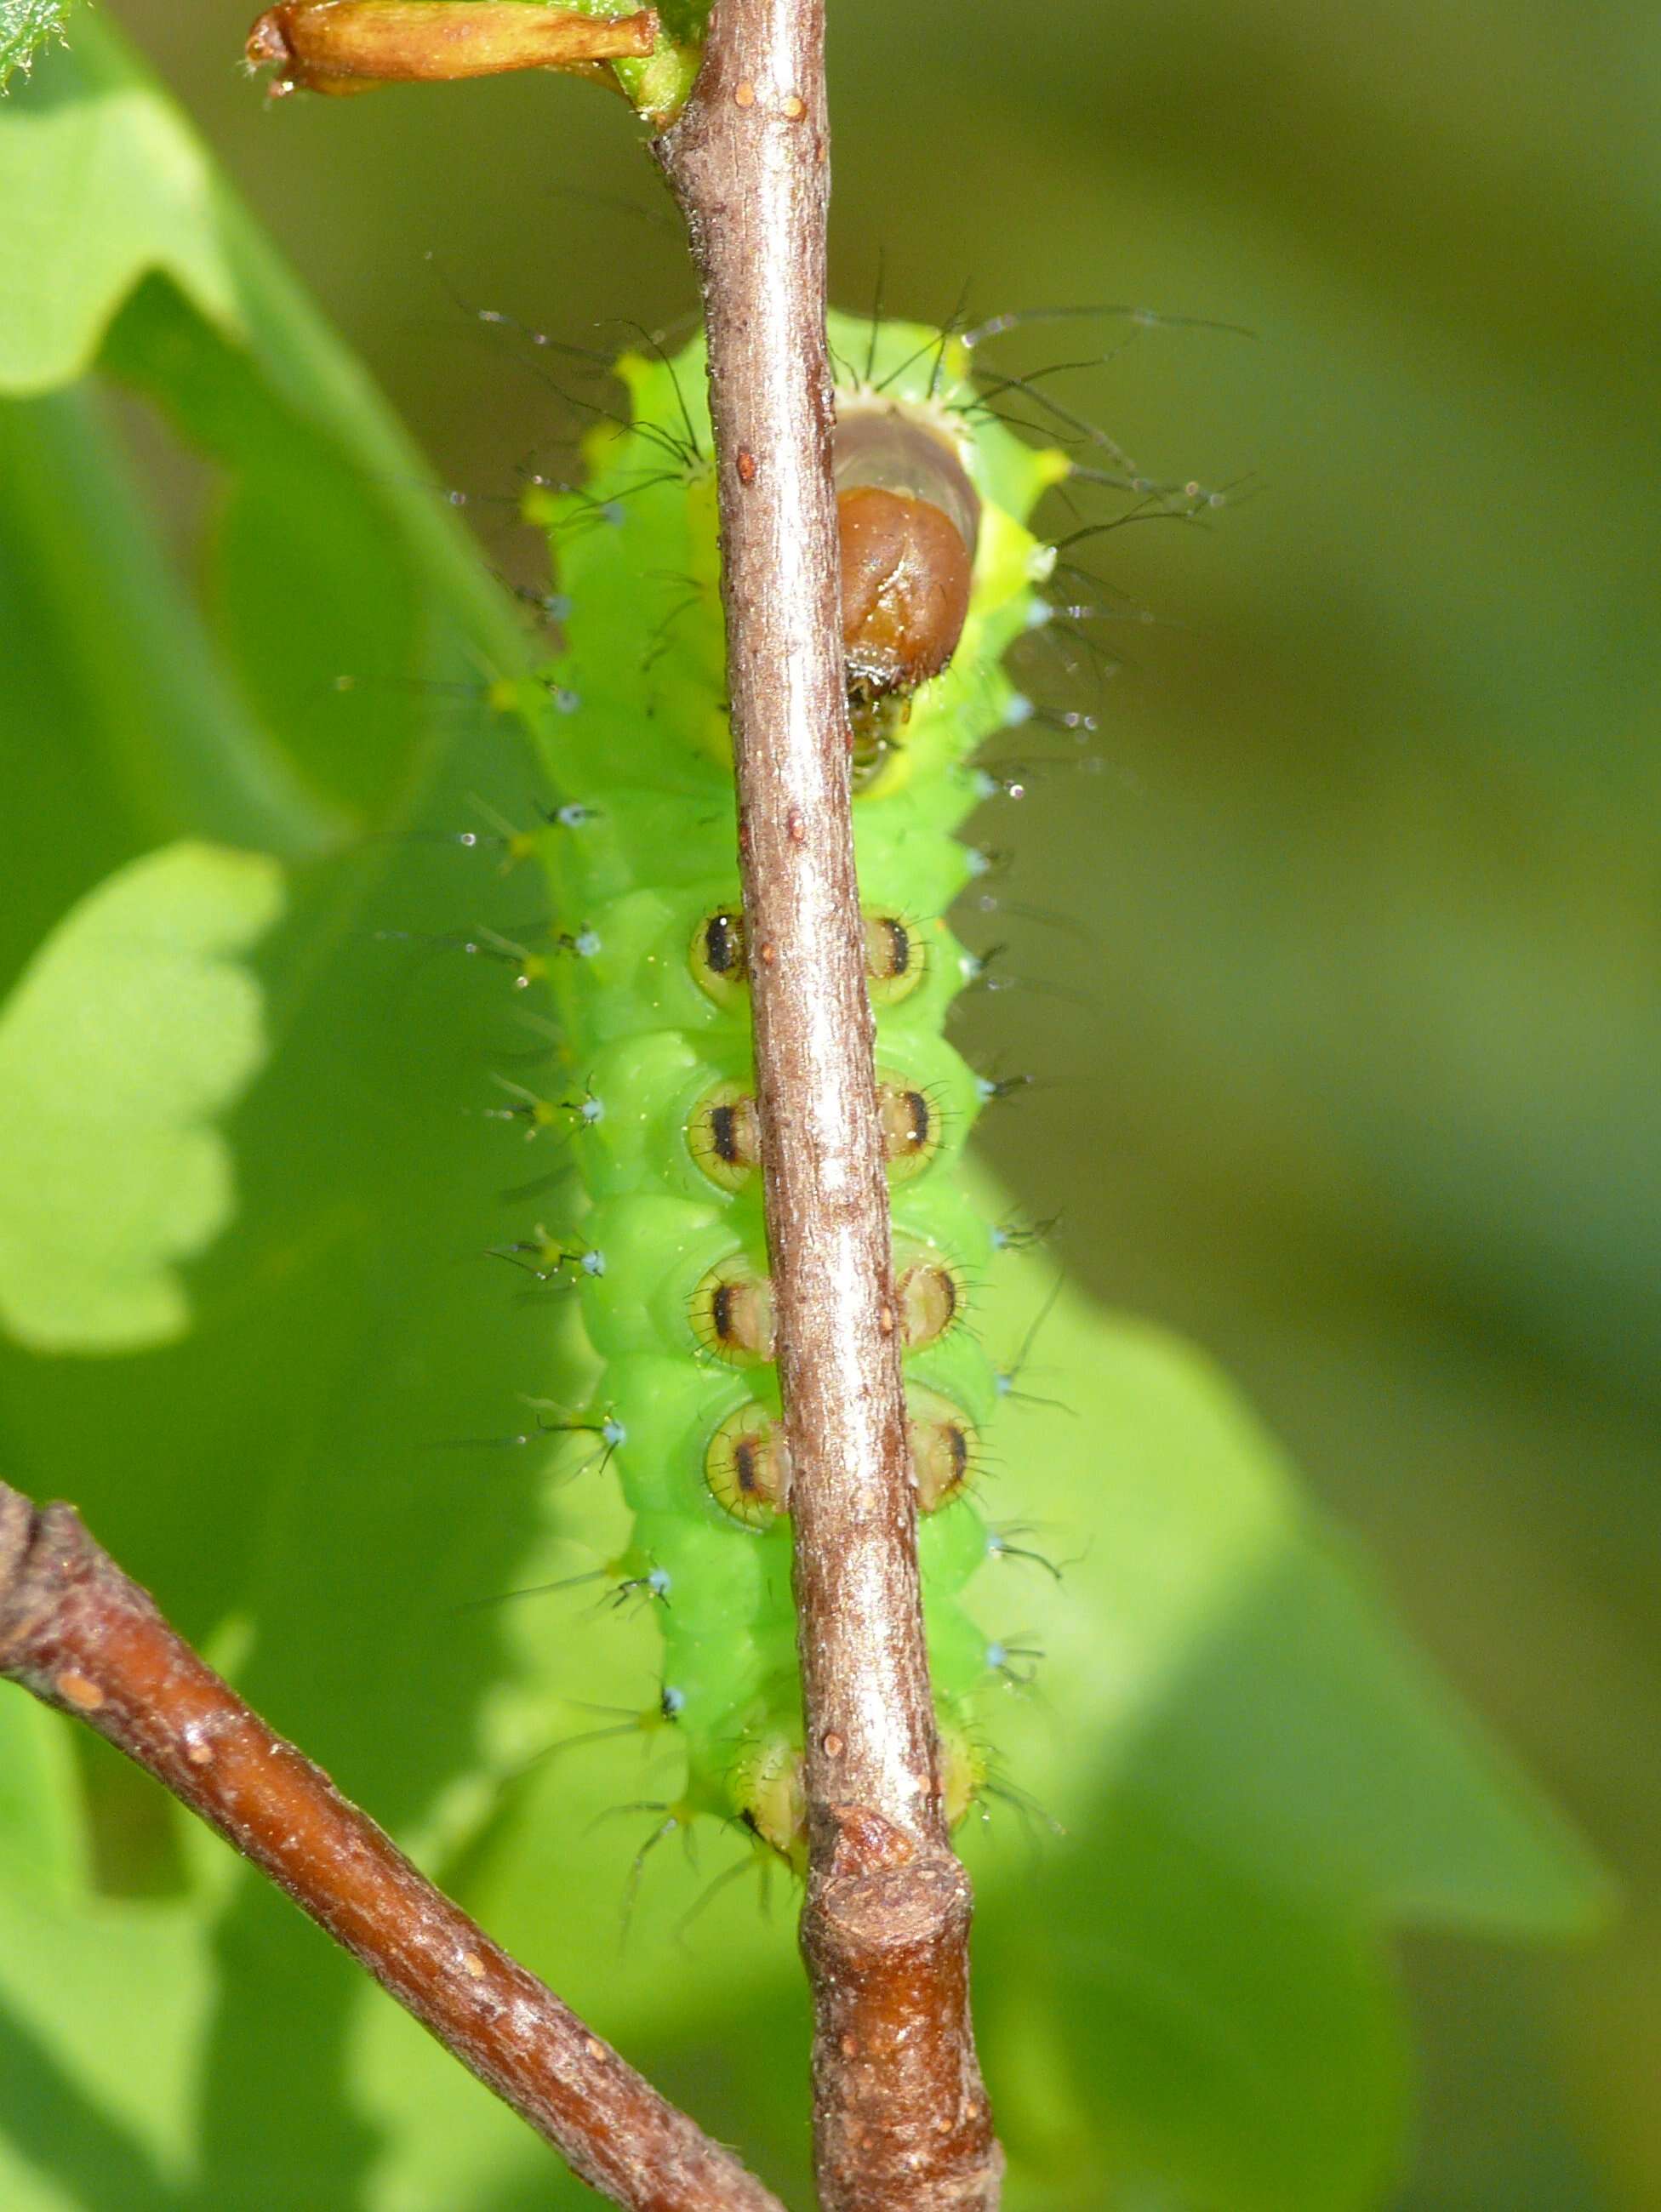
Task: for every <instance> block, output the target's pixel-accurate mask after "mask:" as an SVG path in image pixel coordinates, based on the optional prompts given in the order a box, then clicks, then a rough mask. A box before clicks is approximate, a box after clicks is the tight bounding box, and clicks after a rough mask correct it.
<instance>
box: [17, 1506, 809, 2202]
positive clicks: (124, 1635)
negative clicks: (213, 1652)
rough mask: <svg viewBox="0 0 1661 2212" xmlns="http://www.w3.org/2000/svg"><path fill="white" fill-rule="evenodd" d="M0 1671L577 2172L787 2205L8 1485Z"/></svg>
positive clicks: (631, 2197)
mask: <svg viewBox="0 0 1661 2212" xmlns="http://www.w3.org/2000/svg"><path fill="white" fill-rule="evenodd" d="M0 1675H5V1676H9V1678H10V1679H11V1680H13V1681H15V1682H21V1684H22V1686H24V1688H25V1689H27V1690H32V1691H33V1693H34V1695H35V1696H36V1697H38V1698H40V1699H43V1700H44V1701H45V1702H46V1704H48V1705H56V1706H58V1708H59V1709H60V1710H61V1711H64V1712H68V1713H73V1714H74V1715H75V1716H76V1718H77V1719H79V1720H83V1721H85V1722H86V1723H87V1724H88V1727H90V1728H94V1729H97V1730H98V1732H99V1734H100V1735H105V1736H107V1737H108V1738H109V1740H110V1741H111V1742H112V1743H113V1744H114V1745H115V1746H116V1747H118V1749H119V1750H121V1751H124V1752H125V1753H126V1754H127V1756H128V1757H129V1758H130V1759H136V1760H137V1763H138V1765H141V1766H143V1767H145V1768H147V1769H148V1771H149V1772H150V1773H151V1774H153V1775H155V1778H156V1779H157V1780H158V1781H159V1782H161V1783H162V1784H165V1785H166V1787H167V1789H169V1790H172V1791H173V1795H174V1796H176V1797H178V1798H179V1799H180V1800H181V1801H182V1802H183V1803H185V1804H186V1805H188V1806H189V1807H190V1808H191V1810H192V1812H193V1813H195V1814H198V1815H199V1816H200V1818H201V1819H203V1820H205V1821H206V1822H207V1823H208V1825H209V1826H210V1827H213V1828H216V1829H217V1830H218V1832H219V1833H220V1834H221V1835H222V1836H223V1837H224V1838H225V1839H226V1841H227V1842H228V1843H229V1844H234V1846H235V1848H236V1849H237V1850H239V1851H240V1852H241V1853H242V1855H243V1856H244V1857H246V1858H248V1859H252V1862H253V1863H254V1864H255V1865H256V1866H257V1867H259V1869H260V1870H261V1871H262V1873H265V1874H267V1875H270V1876H271V1880H272V1881H275V1882H276V1883H277V1886H278V1887H279V1888H282V1889H283V1890H286V1891H287V1893H288V1894H289V1896H290V1897H291V1898H292V1899H294V1901H295V1904H296V1905H299V1907H300V1908H301V1911H302V1912H305V1913H307V1914H309V1915H310V1917H312V1919H313V1920H315V1921H316V1922H317V1923H318V1925H319V1927H320V1928H322V1929H324V1930H325V1932H326V1934H328V1935H330V1936H333V1938H334V1940H335V1941H336V1942H337V1943H339V1944H342V1945H344V1948H346V1949H347V1950H349V1951H350V1952H351V1953H352V1954H353V1955H354V1957H356V1959H357V1960H359V1962H360V1963H361V1964H362V1965H363V1966H366V1967H368V1971H369V1972H370V1973H372V1974H373V1975H374V1978H375V1979H376V1980H377V1981H378V1982H379V1983H380V1985H381V1987H382V1988H383V1989H385V1990H387V1991H389V1992H390V1994H391V1995H392V1996H395V1997H396V1998H397V1999H398V2001H399V2003H400V2004H401V2005H402V2006H403V2007H404V2008H405V2010H406V2011H408V2012H410V2013H412V2014H413V2015H415V2017H416V2019H417V2020H418V2021H420V2022H421V2024H422V2026H423V2027H424V2028H426V2029H428V2030H429V2033H431V2034H433V2035H435V2036H436V2037H437V2039H438V2040H439V2041H440V2042H441V2044H443V2045H444V2046H445V2048H446V2049H447V2051H451V2052H452V2053H453V2055H454V2056H455V2057H457V2058H459V2060H460V2061H461V2063H462V2064H463V2065H464V2066H466V2067H468V2068H469V2069H471V2070H472V2072H473V2073H474V2074H476V2075H478V2078H479V2080H480V2081H483V2082H484V2084H485V2086H486V2087H489V2088H491V2089H494V2090H495V2091H496V2094H497V2095H498V2096H499V2097H501V2098H502V2099H503V2100H505V2101H506V2102H507V2103H508V2104H509V2105H511V2106H513V2108H514V2111H515V2112H517V2113H518V2114H519V2115H520V2118H522V2119H524V2120H526V2121H528V2122H529V2123H530V2124H531V2126H532V2127H533V2128H534V2129H535V2130H537V2132H538V2134H539V2135H541V2136H545V2137H546V2138H547V2140H548V2141H549V2142H551V2143H552V2144H553V2145H554V2146H555V2147H556V2148H557V2149H558V2150H560V2151H561V2152H563V2154H564V2156H565V2158H566V2159H567V2160H568V2161H569V2164H570V2165H571V2166H572V2167H573V2169H574V2170H575V2172H577V2173H579V2174H580V2175H581V2177H582V2179H583V2180H585V2181H587V2182H588V2183H590V2184H591V2185H593V2187H594V2188H595V2189H598V2190H599V2191H601V2192H602V2193H603V2194H604V2195H605V2196H607V2197H611V2199H612V2201H613V2202H614V2203H618V2204H621V2205H624V2206H628V2207H630V2208H632V2212H782V2206H781V2205H780V2204H779V2203H778V2200H777V2199H776V2197H773V2196H772V2195H771V2193H770V2191H767V2190H766V2189H764V2188H763V2186H762V2185H761V2184H760V2182H758V2181H757V2180H756V2179H754V2178H753V2176H751V2174H749V2173H747V2172H745V2169H744V2168H743V2167H742V2166H740V2165H739V2162H738V2160H736V2159H735V2158H734V2157H733V2155H732V2154H731V2153H730V2152H728V2151H726V2150H723V2149H722V2148H721V2147H720V2145H719V2144H716V2143H713V2142H710V2140H709V2137H708V2136H705V2135H703V2133H702V2132H701V2131H700V2130H699V2129H698V2128H697V2126H696V2125H695V2124H693V2122H692V2121H691V2120H690V2119H688V2118H687V2117H686V2115H685V2114H684V2112H677V2111H676V2109H675V2107H674V2106H672V2105H671V2104H668V2103H667V2102H666V2100H664V2099H663V2098H662V2097H660V2095H659V2094H658V2093H657V2091H656V2090H655V2089H654V2088H653V2087H652V2086H651V2084H650V2082H648V2081H645V2080H643V2079H642V2076H641V2075H638V2074H636V2072H635V2070H634V2069H633V2068H632V2067H630V2066H628V2065H626V2064H625V2063H624V2061H623V2060H622V2059H621V2058H620V2057H618V2054H617V2052H616V2051H613V2050H612V2049H611V2046H610V2045H609V2044H605V2043H603V2042H601V2040H600V2039H599V2037H598V2036H597V2035H594V2034H592V2033H590V2032H589V2031H588V2029H587V2027H584V2025H583V2023H582V2022H581V2021H580V2020H579V2019H578V2018H577V2017H576V2015H575V2013H573V2012H571V2011H570V2010H569V2009H568V2008H567V2007H566V2006H564V2005H563V2004H562V2003H561V2002H560V2001H559V1999H558V1998H557V1996H554V1995H553V1993H552V1992H551V1990H547V1989H545V1988H544V1986H543V1984H541V1983H540V1982H538V1980H537V1979H536V1978H535V1977H534V1976H533V1975H531V1974H528V1973H527V1972H526V1971H525V1969H524V1967H522V1966H518V1965H516V1964H515V1963H514V1960H512V1959H510V1958H509V1957H508V1954H507V1953H506V1952H505V1951H502V1950H499V1949H498V1948H497V1947H496V1945H495V1944H494V1943H493V1942H491V1941H490V1937H489V1936H486V1935H485V1934H484V1932H483V1930H482V1929H479V1928H478V1926H476V1925H475V1923H473V1922H472V1921H471V1920H470V1919H469V1918H468V1917H467V1916H466V1915H465V1913H464V1912H462V1911H459V1909H458V1908H457V1907H456V1906H455V1905H452V1904H451V1903H450V1901H449V1899H447V1898H446V1897H444V1896H442V1895H441V1893H439V1892H438V1891H437V1890H436V1889H435V1888H434V1887H433V1886H432V1884H431V1883H430V1882H429V1881H427V1879H426V1877H425V1876H424V1875H420V1874H418V1873H417V1871H416V1869H415V1868H414V1867H412V1866H411V1863H410V1862H409V1861H408V1860H407V1859H406V1858H405V1857H404V1856H403V1854H402V1852H400V1851H399V1850H397V1849H396V1848H395V1847H394V1846H393V1844H392V1843H391V1842H390V1841H389V1840H388V1839H387V1838H386V1836H384V1835H383V1834H382V1833H381V1832H380V1829H379V1828H377V1827H376V1826H375V1825H374V1822H373V1821H372V1820H369V1819H368V1818H367V1816H366V1815H365V1814H362V1813H360V1812H359V1811H358V1809H357V1808H356V1806H355V1805H351V1804H349V1803H348V1802H347V1801H346V1800H345V1799H344V1797H343V1796H341V1795H340V1793H339V1791H338V1790H336V1788H335V1787H334V1785H333V1784H332V1782H331V1781H330V1780H329V1778H328V1777H327V1776H326V1774H324V1773H323V1772H322V1771H321V1770H320V1769H319V1768H318V1767H315V1766H313V1765H312V1763H311V1761H310V1760H309V1759H306V1758H303V1757H302V1756H301V1753H299V1752H297V1751H296V1750H295V1747H294V1746H293V1745H292V1744H289V1743H285V1742H283V1740H282V1738H281V1737H280V1736H277V1735H273V1734H272V1732H271V1729H268V1728H267V1727H266V1725H265V1723H264V1721H262V1720H261V1719H260V1718H259V1715H258V1714H257V1713H253V1712H251V1711H249V1709H248V1707H247V1706H246V1705H244V1704H243V1702H242V1700H241V1699H240V1698H239V1697H237V1696H236V1695H235V1693H234V1692H233V1691H232V1690H231V1689H229V1688H228V1686H227V1685H226V1684H225V1683H223V1682H222V1681H221V1680H220V1679H219V1677H218V1675H216V1674H214V1673H213V1672H212V1670H211V1669H210V1668H208V1667H206V1666H204V1664H203V1662H202V1661H201V1660H200V1659H198V1657H197V1656H196V1654H195V1652H194V1651H192V1650H191V1648H190V1646H189V1645H188V1644H186V1642H185V1641H184V1640H183V1638H181V1637H179V1635H177V1634H176V1633H175V1632H174V1631H173V1629H171V1628H170V1627H169V1626H167V1622H166V1621H165V1620H163V1619H162V1617H161V1613H159V1612H158V1611H157V1609H156V1607H155V1603H154V1602H153V1601H152V1600H151V1599H150V1598H149V1595H147V1594H146V1593H145V1592H144V1591H143V1590H142V1589H139V1587H138V1585H137V1583H133V1582H131V1581H129V1579H128V1578H127V1577H126V1576H125V1575H124V1574H123V1573H122V1571H121V1570H120V1568H119V1567H118V1566H117V1565H116V1564H115V1562H114V1561H113V1559H111V1558H110V1557H109V1555H108V1553H106V1552H105V1551H103V1550H102V1549H101V1548H100V1547H99V1546H98V1545H97V1544H96V1543H94V1541H93V1539H92V1538H91V1537H90V1536H89V1535H88V1534H87V1531H86V1529H85V1528H83V1527H82V1523H81V1520H80V1517H79V1516H78V1515H77V1514H76V1512H75V1511H74V1510H73V1508H72V1507H70V1506H68V1505H48V1506H47V1507H46V1508H45V1510H38V1509H37V1508H36V1507H34V1506H33V1505H32V1504H30V1502H29V1500H28V1499H27V1498H24V1497H22V1496H21V1494H20V1493H19V1492H16V1491H15V1490H11V1489H9V1488H8V1487H7V1486H6V1485H5V1484H3V1483H0Z"/></svg>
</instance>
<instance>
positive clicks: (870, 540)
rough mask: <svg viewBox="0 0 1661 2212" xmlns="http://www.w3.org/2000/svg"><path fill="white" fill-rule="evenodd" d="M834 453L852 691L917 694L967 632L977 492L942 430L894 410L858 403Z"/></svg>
mask: <svg viewBox="0 0 1661 2212" xmlns="http://www.w3.org/2000/svg"><path fill="white" fill-rule="evenodd" d="M833 454H834V463H835V471H836V480H837V526H838V530H839V533H840V537H841V541H842V635H843V648H844V650H845V652H846V653H847V657H848V689H849V694H850V696H852V697H853V698H855V699H856V700H860V701H870V700H873V699H880V698H884V697H885V696H889V695H891V694H892V693H895V692H906V691H913V690H916V687H917V685H918V684H924V683H927V681H928V678H930V677H931V676H938V675H939V674H940V671H941V669H943V668H944V667H945V666H946V663H947V661H949V660H950V659H951V658H952V653H954V652H955V651H956V650H957V645H958V639H959V637H961V636H962V635H963V626H964V617H965V616H966V615H967V614H968V612H969V591H970V582H971V580H972V577H973V573H974V566H975V541H976V538H977V535H978V532H979V529H980V513H981V503H980V498H979V495H977V492H976V489H975V487H974V485H973V484H972V483H970V480H969V477H968V475H967V473H966V471H964V466H963V464H962V462H961V461H959V460H958V456H957V454H956V453H954V452H953V450H952V447H951V446H950V445H949V444H948V443H947V441H946V438H945V437H944V436H943V435H941V434H940V432H939V431H937V430H935V429H934V428H931V427H930V426H929V425H928V423H927V422H921V421H919V420H917V419H916V417H914V416H910V415H907V414H904V412H902V411H901V410H898V409H895V408H889V407H884V406H873V405H863V404H859V403H857V402H856V403H855V404H853V405H852V406H850V408H849V411H848V412H847V413H846V414H845V415H843V416H842V418H841V419H840V420H839V421H838V422H837V428H836V435H835V441H834V447H833Z"/></svg>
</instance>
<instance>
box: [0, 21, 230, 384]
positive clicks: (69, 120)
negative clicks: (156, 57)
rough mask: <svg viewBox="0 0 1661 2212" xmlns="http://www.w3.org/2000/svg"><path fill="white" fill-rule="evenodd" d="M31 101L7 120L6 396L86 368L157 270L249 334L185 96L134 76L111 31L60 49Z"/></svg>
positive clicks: (1, 343) (1, 180) (0, 292)
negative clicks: (180, 109) (182, 104)
mask: <svg viewBox="0 0 1661 2212" xmlns="http://www.w3.org/2000/svg"><path fill="white" fill-rule="evenodd" d="M25 95H26V96H25V97H24V98H21V99H17V100H14V101H13V103H12V104H11V105H10V106H9V107H8V108H7V110H6V112H5V114H4V116H3V118H0V122H3V128H0V209H3V210H4V211H5V212H4V216H3V220H0V298H3V299H4V300H5V301H6V314H5V317H4V319H3V322H0V392H13V393H15V394H17V395H19V396H27V395H28V394H31V393H34V392H47V391H50V390H52V388H53V386H57V385H60V384H67V383H69V382H70V381H71V380H73V379H74V378H76V377H77V376H82V375H84V374H86V372H87V370H88V369H89V368H91V367H92V365H93V362H94V360H95V359H96V357H97V355H98V351H99V348H100V346H101V344H102V343H103V338H104V332H105V330H106V327H107V325H108V324H109V321H110V319H111V318H112V316H113V314H114V313H115V312H116V310H117V308H118V307H119V306H120V305H121V302H122V301H124V300H125V298H126V297H127V295H128V294H129V293H130V292H131V290H132V289H133V287H134V285H135V284H137V282H138V280H139V279H140V277H141V276H144V275H145V274H146V273H147V272H148V271H149V270H153V269H159V270H165V271H166V272H167V275H168V276H171V277H172V278H173V281H174V282H175V283H177V284H178V285H179V288H180V289H182V290H183V291H184V292H185V293H186V295H188V296H189V297H190V298H191V299H192V301H194V302H195V304H196V306H197V307H198V310H199V311H200V312H201V313H204V314H205V315H207V316H208V317H210V319H212V320H213V321H215V322H216V323H217V324H219V325H222V327H223V328H225V329H226V330H228V331H240V329H241V328H242V327H243V315H242V311H241V308H240V304H239V302H238V300H237V297H236V287H235V284H234V281H233V278H232V275H231V271H230V270H229V267H228V263H227V260H226V258H225V255H224V253H223V251H222V247H221V245H220V241H219V240H218V237H217V235H216V226H215V222H214V215H215V206H216V198H217V196H218V192H219V187H218V186H217V185H216V182H215V179H214V177H213V173H212V169H211V167H210V163H209V161H208V158H207V156H206V155H205V154H204V152H203V150H202V149H201V148H200V146H198V143H196V141H195V139H194V138H193V137H192V136H191V134H190V133H189V132H188V131H186V129H185V128H184V127H183V125H182V124H181V123H180V121H179V116H178V114H177V112H176V111H175V109H174V108H173V105H172V103H171V102H170V101H169V100H167V99H165V98H164V97H163V96H162V94H161V93H160V92H158V91H157V90H156V89H155V88H154V87H153V86H150V85H148V84H145V83H143V82H136V81H135V80H134V78H133V76H132V75H131V71H130V70H129V69H128V68H127V67H126V65H125V64H124V62H123V61H122V60H121V58H120V53H119V47H117V46H115V45H114V43H113V40H111V38H110V35H109V33H108V32H107V30H106V29H104V28H103V27H101V26H100V35H99V36H98V37H96V38H78V39H77V40H76V46H75V50H74V52H73V53H72V54H71V53H65V52H58V53H53V54H52V55H51V56H49V57H48V58H47V61H46V64H44V65H43V66H42V68H41V70H40V72H39V73H38V75H37V76H35V78H34V79H33V82H31V83H30V84H29V85H28V86H27V88H25Z"/></svg>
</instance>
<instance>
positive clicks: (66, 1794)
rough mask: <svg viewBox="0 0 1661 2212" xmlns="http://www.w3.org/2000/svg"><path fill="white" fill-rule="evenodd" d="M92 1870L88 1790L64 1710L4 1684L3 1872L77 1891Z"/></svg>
mask: <svg viewBox="0 0 1661 2212" xmlns="http://www.w3.org/2000/svg"><path fill="white" fill-rule="evenodd" d="M84 1872H85V1854H84V1851H83V1849H82V1823H81V1796H80V1792H79V1790H77V1789H76V1776H75V1766H74V1762H73V1760H72V1759H71V1757H70V1747H69V1739H68V1735H67V1733H66V1731H65V1729H64V1724H63V1722H62V1720H61V1718H60V1717H59V1716H58V1715H57V1714H55V1713H52V1712H50V1711H48V1710H47V1709H46V1706H44V1705H37V1704H36V1702H35V1700H34V1699H33V1698H31V1697H29V1696H28V1695H27V1693H26V1692H24V1691H22V1690H19V1689H15V1688H14V1687H13V1686H11V1685H10V1684H9V1683H8V1684H7V1685H5V1686H4V1687H3V1688H0V1875H3V1880H4V1881H7V1882H17V1881H24V1882H31V1883H36V1884H44V1885H45V1886H46V1887H49V1888H55V1889H58V1890H59V1891H61V1892H64V1893H68V1892H71V1891H73V1889H74V1888H75V1887H76V1884H77V1882H78V1881H79V1880H80V1878H81V1876H82V1875H83V1874H84Z"/></svg>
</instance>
